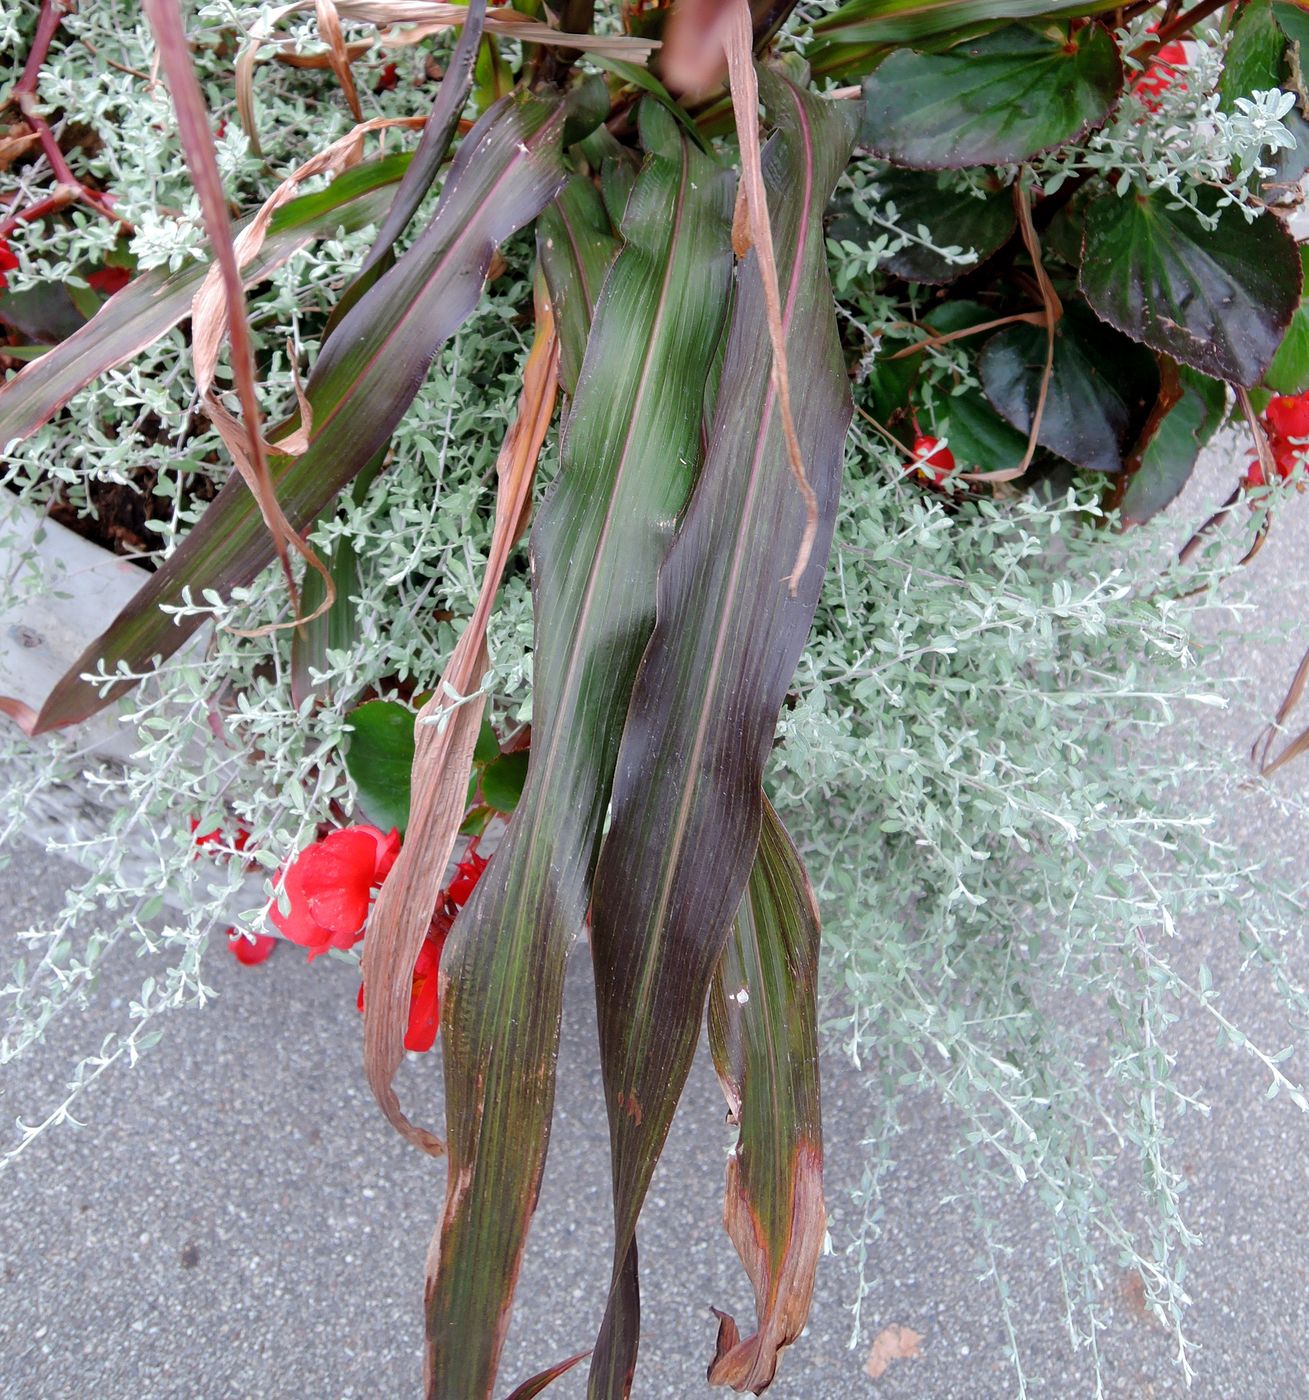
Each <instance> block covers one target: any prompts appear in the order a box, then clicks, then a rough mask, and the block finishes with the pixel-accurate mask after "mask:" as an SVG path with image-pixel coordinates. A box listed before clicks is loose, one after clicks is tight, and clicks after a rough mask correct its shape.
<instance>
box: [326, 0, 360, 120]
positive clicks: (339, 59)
mask: <svg viewBox="0 0 1309 1400" xmlns="http://www.w3.org/2000/svg"><path fill="white" fill-rule="evenodd" d="M314 11H315V13H316V15H317V17H318V37H319V38H320V39H321V40H322V41H323V43H325V44H326V45H327V59H328V62H329V63H330V64H331V66H332V72H333V73H335V74H336V80H337V82H338V83H340V84H341V91H342V92H343V93H344V94H345V100H346V101H347V102H348V103H349V104H350V110H351V112H353V113H354V119H355V121H357V122H360V121H363V119H364V113H363V109H362V108H361V107H360V106H359V93H358V92H357V91H356V89H355V75H354V73H353V72H351V70H350V53H349V51H348V49H347V48H346V42H345V35H344V34H342V33H341V16H340V15H339V14H337V11H336V3H335V0H314Z"/></svg>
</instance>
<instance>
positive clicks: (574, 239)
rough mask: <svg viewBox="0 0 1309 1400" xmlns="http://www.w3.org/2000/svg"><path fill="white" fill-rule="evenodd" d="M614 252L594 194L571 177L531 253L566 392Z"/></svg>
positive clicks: (573, 384)
mask: <svg viewBox="0 0 1309 1400" xmlns="http://www.w3.org/2000/svg"><path fill="white" fill-rule="evenodd" d="M617 251H618V239H617V238H616V237H615V236H614V231H613V226H612V225H611V224H610V222H609V214H608V211H607V210H606V209H605V205H604V200H603V199H602V198H601V197H600V192H599V190H597V189H596V187H595V186H594V185H593V184H592V183H591V181H590V180H588V179H586V178H584V177H583V176H581V175H573V176H571V177H570V179H569V181H568V183H567V184H566V185H565V186H564V187H563V189H562V190H560V192H559V193H558V195H556V196H555V198H554V200H553V201H552V202H551V203H550V204H548V205H547V206H546V208H545V209H544V210H543V211H542V214H541V217H540V219H539V220H538V221H537V226H536V255H537V258H538V259H539V261H540V263H541V271H542V272H544V273H545V280H546V285H547V286H548V287H549V288H550V304H551V306H552V307H553V308H554V314H555V328H556V331H557V332H558V335H559V382H560V384H562V385H563V387H564V391H565V392H566V393H568V394H575V393H576V392H577V376H578V374H579V373H580V372H581V368H582V358H583V356H584V355H585V353H586V341H587V337H588V336H589V335H590V333H591V312H592V310H593V308H594V307H595V304H596V302H597V301H598V300H599V299H600V288H601V287H602V286H603V285H604V279H605V274H606V273H607V272H608V271H609V265H610V263H612V262H613V260H614V255H615V254H616V253H617Z"/></svg>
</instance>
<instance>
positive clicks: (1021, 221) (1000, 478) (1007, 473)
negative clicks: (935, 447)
mask: <svg viewBox="0 0 1309 1400" xmlns="http://www.w3.org/2000/svg"><path fill="white" fill-rule="evenodd" d="M1014 208H1015V210H1016V211H1017V214H1018V228H1019V231H1020V232H1021V233H1022V236H1023V246H1024V247H1025V248H1026V249H1027V253H1028V256H1029V257H1030V258H1031V259H1032V266H1033V268H1035V270H1036V282H1037V286H1038V287H1039V288H1040V290H1041V305H1042V314H1041V320H1042V322H1043V323H1044V325H1045V368H1044V369H1043V370H1042V373H1041V388H1040V392H1039V393H1038V394H1037V396H1036V411H1035V412H1034V413H1033V414H1032V426H1031V428H1030V430H1029V431H1028V434H1027V451H1026V452H1024V453H1023V460H1022V461H1021V462H1019V464H1018V465H1017V466H1016V467H1004V468H1002V469H1001V470H999V471H993V472H965V473H964V478H963V479H964V480H965V481H989V482H993V483H998V482H1006V481H1017V480H1018V478H1019V477H1021V476H1025V475H1026V473H1027V469H1028V467H1030V466H1031V465H1032V459H1033V458H1034V457H1035V456H1036V448H1037V436H1038V434H1039V433H1040V431H1041V421H1042V419H1044V417H1045V405H1046V401H1047V400H1048V399H1049V397H1050V383H1051V380H1053V378H1054V343H1055V329H1056V327H1057V326H1058V325H1059V322H1060V320H1061V319H1062V318H1063V314H1064V306H1063V302H1061V301H1060V300H1059V294H1058V292H1056V291H1055V289H1054V283H1053V282H1052V281H1051V280H1050V274H1049V273H1048V272H1047V271H1046V270H1045V263H1044V262H1043V261H1042V258H1041V242H1040V239H1039V238H1038V237H1037V234H1036V225H1035V224H1034V223H1033V222H1032V203H1031V200H1030V199H1028V197H1027V192H1026V191H1025V190H1024V189H1023V184H1022V181H1021V180H1020V181H1018V182H1017V183H1016V184H1015V185H1014Z"/></svg>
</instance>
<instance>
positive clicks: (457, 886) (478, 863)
mask: <svg viewBox="0 0 1309 1400" xmlns="http://www.w3.org/2000/svg"><path fill="white" fill-rule="evenodd" d="M486 867H487V860H486V858H485V857H484V856H479V855H478V854H477V838H476V837H473V839H472V840H471V841H470V842H469V843H468V849H467V850H466V851H465V852H464V858H463V860H461V861H460V862H459V864H458V865H457V866H455V874H454V879H453V880H451V881H450V887H449V889H448V890H446V896H447V897H448V898H449V900H450V902H451V903H452V904H453V905H454V907H455V908H456V909H462V908H463V907H464V905H465V904H467V903H468V900H469V898H470V897H471V895H472V893H473V891H474V890H475V889H476V888H477V882H478V881H479V880H480V879H481V878H482V871H483V870H485V869H486Z"/></svg>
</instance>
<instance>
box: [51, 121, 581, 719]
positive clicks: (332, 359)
mask: <svg viewBox="0 0 1309 1400" xmlns="http://www.w3.org/2000/svg"><path fill="white" fill-rule="evenodd" d="M562 123H563V107H562V104H561V103H560V101H559V98H558V96H557V95H544V96H530V95H527V94H519V95H517V96H514V97H508V98H505V99H504V100H503V101H502V102H500V103H498V104H497V105H496V106H495V107H493V108H492V109H491V110H490V111H489V112H487V114H486V115H485V116H484V117H483V118H482V119H481V121H479V122H478V124H477V125H476V126H475V127H474V128H473V130H472V131H471V132H470V133H469V135H468V137H467V139H466V140H465V141H464V143H463V145H462V146H461V147H460V149H459V154H458V156H457V157H456V158H455V162H454V165H453V166H452V168H451V170H450V174H449V176H448V177H447V179H446V184H445V188H444V190H443V191H442V194H441V199H440V202H439V203H438V205H437V208H436V213H435V215H434V216H433V218H432V222H431V223H430V224H429V225H428V227H427V228H426V229H425V230H424V232H423V233H422V234H421V236H420V237H419V238H418V239H417V240H416V241H415V243H414V245H413V246H412V247H411V248H410V249H409V251H408V252H406V254H405V255H404V257H402V258H401V259H400V260H399V261H398V262H397V263H396V264H395V266H394V267H392V268H391V269H390V271H389V272H387V273H386V274H385V276H383V277H382V278H381V279H380V280H379V281H378V282H377V283H376V284H375V285H374V286H372V287H370V288H369V289H368V291H367V292H366V293H365V294H364V296H363V297H362V298H361V299H360V300H359V302H358V303H357V304H356V305H355V306H354V308H353V309H352V310H351V311H350V313H349V314H348V315H347V316H346V318H345V319H344V320H343V321H342V322H341V325H340V327H339V328H338V330H337V332H336V334H335V335H333V336H332V337H331V339H330V340H328V341H327V343H326V344H325V345H324V346H323V349H322V351H321V353H320V354H319V357H318V362H317V363H316V364H315V366H314V370H313V373H312V375H311V376H310V378H309V383H308V385H307V387H306V394H307V397H308V399H309V403H310V405H311V408H312V413H313V423H312V431H311V437H310V442H309V446H308V448H307V449H306V450H305V451H304V452H303V453H302V454H301V455H300V456H298V457H287V456H282V455H280V454H277V453H274V454H273V455H272V456H271V457H270V460H269V466H270V469H271V471H272V475H273V480H274V482H275V483H276V486H277V494H278V499H279V501H280V503H281V506H282V509H283V511H284V512H285V513H286V517H287V519H288V520H289V521H290V522H291V524H292V525H293V526H294V527H295V528H296V529H304V528H306V527H307V526H308V525H310V524H312V523H313V521H314V520H315V519H316V518H317V516H318V513H319V511H321V510H322V509H323V507H324V506H325V505H326V504H327V503H328V502H329V501H330V500H331V499H332V498H333V497H334V496H335V495H336V494H337V492H338V491H340V490H341V489H342V488H343V487H344V486H346V485H347V484H348V483H349V482H350V481H351V480H352V479H353V477H354V476H355V475H356V474H357V473H358V472H359V471H360V470H361V469H363V468H364V466H365V465H366V464H367V463H368V462H369V461H371V460H372V458H373V457H374V456H375V454H376V453H378V452H379V451H381V449H382V448H383V447H384V446H385V444H386V442H387V439H388V438H389V437H390V435H391V433H392V431H393V429H394V428H395V426H396V424H397V423H398V422H399V421H400V419H401V418H402V417H403V416H404V412H405V410H406V409H407V408H408V407H409V404H410V403H411V402H412V401H413V397H414V395H415V394H416V393H417V392H418V390H419V388H420V387H421V386H422V382H423V378H424V376H425V375H426V374H427V371H428V368H429V366H430V365H431V363H432V360H433V358H434V357H435V355H436V352H437V350H439V349H440V347H441V345H442V344H443V343H444V342H445V340H446V339H447V338H448V337H449V336H450V335H451V334H452V333H453V332H454V331H455V330H456V329H457V328H458V327H459V326H460V325H461V324H462V323H463V322H464V321H465V320H466V319H467V317H468V315H469V314H470V312H471V311H472V310H473V308H474V307H475V306H476V305H477V300H478V297H479V296H480V295H481V291H482V286H483V283H484V281H485V278H486V272H487V268H488V267H489V266H490V262H491V255H492V254H493V253H494V251H495V249H496V247H497V245H499V244H500V243H502V242H503V241H504V240H505V239H506V238H508V237H509V235H510V234H511V233H513V232H515V230H517V229H519V228H521V227H522V226H523V224H525V223H528V222H529V221H530V220H532V219H534V218H535V217H536V215H537V214H538V213H539V212H540V210H541V208H542V206H543V205H544V204H545V203H546V202H547V201H548V200H549V199H551V198H552V197H553V195H554V194H555V192H556V191H557V190H558V189H559V187H560V185H561V184H562V183H563V180H564V170H563V164H562V160H561V156H560V149H559V131H560V127H561V126H562ZM272 557H273V546H272V540H271V538H270V537H269V534H268V532H267V530H266V529H265V528H264V524H263V520H262V518H261V516H260V514H259V510H258V507H257V506H256V504H255V501H254V498H253V496H251V494H250V492H249V490H248V489H247V488H246V485H245V483H244V482H243V481H241V480H240V479H239V478H233V479H232V480H230V481H229V482H228V483H227V485H226V486H225V487H224V488H223V490H222V491H221V492H220V493H219V494H218V496H217V497H216V498H215V500H214V501H213V503H212V504H211V505H210V506H209V507H208V509H207V510H206V511H205V513H204V515H203V516H202V517H201V519H200V521H199V523H198V524H197V525H196V526H195V527H194V528H193V529H192V530H191V532H190V533H189V534H188V535H187V537H186V538H185V540H183V541H182V544H181V545H180V546H179V547H178V549H177V551H176V552H175V553H174V554H173V555H171V556H170V558H169V559H168V561H167V563H165V564H164V566H163V567H162V568H161V569H159V570H158V572H157V573H154V574H152V575H151V576H150V580H149V582H148V583H147V584H146V586H145V587H144V588H143V589H142V590H141V591H140V593H138V594H137V596H136V597H135V598H134V599H133V600H132V602H131V603H130V604H129V605H128V607H127V608H125V609H124V610H123V611H122V613H120V614H119V616H118V617H117V618H116V619H115V621H114V623H113V624H112V626H111V627H110V628H109V630H108V631H107V632H105V633H104V634H103V636H101V637H98V638H97V639H96V640H95V641H94V642H92V643H91V645H90V646H89V647H88V648H87V649H86V651H85V652H83V654H82V655H81V656H80V657H79V658H78V659H77V661H76V663H75V664H74V665H73V667H72V669H71V670H70V671H69V673H68V674H67V675H66V676H65V677H64V678H63V679H62V680H61V681H60V682H59V684H58V685H57V686H56V687H55V689H54V691H53V692H52V693H51V695H50V698H49V699H48V700H47V701H46V703H45V705H44V706H43V707H42V710H41V714H40V716H39V717H38V721H37V732H40V731H42V730H46V729H53V728H57V727H58V726H60V725H64V724H75V723H77V722H78V721H79V720H82V719H85V718H86V717H87V716H88V715H91V714H94V713H95V712H96V711H97V710H99V709H101V708H103V707H104V706H105V705H107V704H109V703H110V701H111V700H113V699H115V698H116V697H117V696H119V695H121V694H123V693H124V692H125V691H127V690H128V689H130V688H131V686H132V684H134V682H132V681H123V682H121V683H119V684H115V685H111V686H110V687H109V688H108V690H107V692H106V693H105V694H100V693H98V691H97V688H96V687H95V686H94V685H92V684H90V683H88V682H87V681H84V680H83V679H82V675H83V673H84V672H87V671H91V670H93V669H94V668H95V667H96V666H97V665H100V664H103V665H105V666H106V667H107V668H109V669H110V670H113V669H114V668H116V667H117V666H118V665H119V664H120V663H127V664H128V665H129V666H130V668H131V669H132V670H133V671H140V670H141V669H142V668H143V667H144V666H146V665H147V664H148V663H149V661H150V659H151V658H152V657H167V656H171V655H172V654H173V652H175V651H176V650H177V649H178V647H180V646H181V645H182V643H183V642H185V641H186V639H187V637H189V636H190V635H191V633H192V632H194V631H195V630H196V628H197V627H199V626H200V624H201V622H202V621H203V618H202V617H197V616H189V617H184V618H179V619H174V617H173V616H171V615H170V614H168V613H166V612H164V611H163V609H164V608H166V607H170V606H176V605H178V604H180V603H181V602H182V601H183V599H184V594H185V593H186V592H187V591H192V592H195V593H197V594H198V593H199V592H200V591H201V590H202V589H212V590H213V591H214V592H216V593H218V594H219V596H220V597H227V596H228V595H229V594H230V592H231V590H232V589H233V588H235V587H238V586H240V585H243V584H248V583H250V582H251V580H252V579H254V577H255V576H256V575H257V574H258V573H259V571H260V570H261V569H263V568H264V567H265V566H266V565H267V564H268V563H269V561H270V560H271V559H272Z"/></svg>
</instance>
